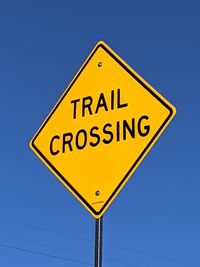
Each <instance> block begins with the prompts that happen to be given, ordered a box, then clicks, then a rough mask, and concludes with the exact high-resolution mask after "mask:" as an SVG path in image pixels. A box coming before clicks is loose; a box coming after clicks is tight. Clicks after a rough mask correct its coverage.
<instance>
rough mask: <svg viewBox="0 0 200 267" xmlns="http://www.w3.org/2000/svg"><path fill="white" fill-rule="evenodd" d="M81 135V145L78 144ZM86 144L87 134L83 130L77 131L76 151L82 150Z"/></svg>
mask: <svg viewBox="0 0 200 267" xmlns="http://www.w3.org/2000/svg"><path fill="white" fill-rule="evenodd" d="M81 135H83V143H82V144H80V139H81V138H79V137H80V136H81ZM86 144H87V132H86V131H85V130H84V129H81V130H79V131H78V133H77V134H76V147H77V148H78V149H83V148H84V147H85V146H86Z"/></svg>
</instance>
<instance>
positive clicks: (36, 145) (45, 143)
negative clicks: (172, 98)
mask: <svg viewBox="0 0 200 267" xmlns="http://www.w3.org/2000/svg"><path fill="white" fill-rule="evenodd" d="M175 112H176V111H175V108H174V107H173V106H172V105H171V104H170V103H169V102H168V101H167V100H166V99H165V98H164V97H162V96H161V95H160V94H159V93H158V92H157V91H156V90H155V89H154V88H152V86H150V85H149V84H148V83H147V82H146V81H145V80H144V79H143V78H141V77H140V76H139V75H138V74H137V73H136V72H135V71H134V70H133V69H132V68H131V67H130V66H128V65H127V64H126V63H125V62H124V61H123V60H122V59H121V58H120V57H119V56H118V55H117V54H116V53H115V52H114V51H113V50H112V49H111V48H110V47H109V46H108V45H106V44H105V43H104V42H98V43H97V45H96V46H95V48H94V49H93V50H92V52H91V53H90V55H89V56H88V58H87V59H86V61H85V62H84V63H83V65H82V67H81V68H80V70H79V71H78V73H77V74H76V76H75V77H74V79H73V80H72V82H71V83H70V84H69V86H68V87H67V89H66V90H65V91H64V93H63V95H62V96H61V98H60V99H59V100H58V102H57V104H56V105H55V107H54V108H53V109H52V111H51V112H50V114H49V115H48V116H47V118H46V119H45V121H44V122H43V124H42V125H41V127H40V128H39V130H38V131H37V132H36V134H35V136H34V137H33V139H32V140H31V142H30V147H31V149H32V150H33V151H34V152H35V153H36V155H37V156H38V157H39V158H40V159H41V160H42V161H43V163H44V164H45V165H46V166H47V167H48V168H49V169H50V170H51V171H52V172H53V174H54V175H55V176H56V177H57V178H58V179H59V180H60V181H61V182H62V183H63V185H64V186H65V187H66V188H67V189H68V190H69V191H70V192H71V193H72V194H73V195H74V196H75V197H76V198H77V199H78V200H79V201H80V202H81V203H82V204H83V205H84V206H85V208H86V209H87V210H88V211H89V212H90V213H91V214H92V215H93V216H94V217H95V218H100V217H101V216H102V215H103V214H104V212H105V211H106V209H107V208H108V207H109V205H110V204H111V203H112V201H113V200H114V199H115V197H116V196H117V195H118V193H119V192H120V190H121V189H122V188H123V186H124V185H125V184H126V182H127V181H128V180H129V178H130V177H131V176H132V174H133V173H134V171H135V170H136V168H137V167H138V166H139V164H140V163H141V161H142V160H143V159H144V157H145V156H146V154H147V153H148V152H149V150H150V148H151V147H152V146H153V145H154V143H155V142H156V140H157V139H158V137H159V136H160V135H161V133H162V132H163V130H164V129H165V128H166V126H167V125H168V124H169V122H170V121H171V120H172V118H173V117H174V115H175Z"/></svg>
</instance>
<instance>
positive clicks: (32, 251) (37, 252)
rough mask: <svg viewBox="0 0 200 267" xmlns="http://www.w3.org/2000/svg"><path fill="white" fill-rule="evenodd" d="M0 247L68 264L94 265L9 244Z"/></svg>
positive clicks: (1, 244) (0, 244)
mask: <svg viewBox="0 0 200 267" xmlns="http://www.w3.org/2000/svg"><path fill="white" fill-rule="evenodd" d="M0 247H4V248H9V249H14V250H18V251H21V252H25V253H30V254H34V255H40V256H46V257H50V258H54V259H58V260H64V261H68V262H73V263H78V264H84V265H89V266H92V265H93V264H91V263H89V262H84V261H79V260H74V259H70V258H65V257H60V256H55V255H51V254H48V253H43V252H39V251H34V250H29V249H24V248H19V247H16V246H11V245H7V244H3V243H0Z"/></svg>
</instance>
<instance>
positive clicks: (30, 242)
mask: <svg viewBox="0 0 200 267" xmlns="http://www.w3.org/2000/svg"><path fill="white" fill-rule="evenodd" d="M0 236H2V237H6V238H9V239H12V240H15V241H21V242H24V243H27V244H31V245H36V246H41V247H45V248H50V249H55V250H58V251H63V252H69V253H74V254H79V255H82V256H89V257H93V255H92V254H88V253H82V252H79V251H73V250H69V249H65V248H61V247H56V246H52V245H47V244H44V243H40V242H35V241H30V240H26V239H22V238H18V237H15V236H11V235H6V234H0ZM104 261H108V262H111V263H117V264H120V265H123V266H131V267H142V266H141V265H135V264H132V263H127V262H123V261H118V260H113V259H108V258H104Z"/></svg>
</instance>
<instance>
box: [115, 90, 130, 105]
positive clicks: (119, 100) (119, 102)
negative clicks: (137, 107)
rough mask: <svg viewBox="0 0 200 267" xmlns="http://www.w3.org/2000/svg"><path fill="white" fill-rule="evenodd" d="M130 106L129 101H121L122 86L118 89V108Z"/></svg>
mask: <svg viewBox="0 0 200 267" xmlns="http://www.w3.org/2000/svg"><path fill="white" fill-rule="evenodd" d="M127 106H128V103H124V104H122V103H121V95H120V88H119V89H117V108H125V107H127Z"/></svg>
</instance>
